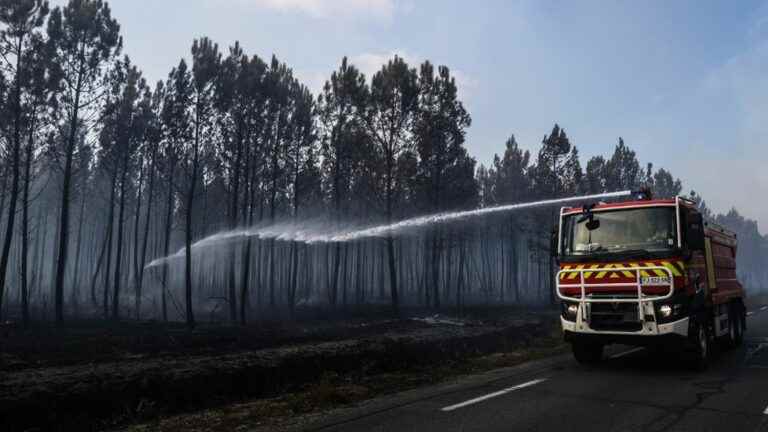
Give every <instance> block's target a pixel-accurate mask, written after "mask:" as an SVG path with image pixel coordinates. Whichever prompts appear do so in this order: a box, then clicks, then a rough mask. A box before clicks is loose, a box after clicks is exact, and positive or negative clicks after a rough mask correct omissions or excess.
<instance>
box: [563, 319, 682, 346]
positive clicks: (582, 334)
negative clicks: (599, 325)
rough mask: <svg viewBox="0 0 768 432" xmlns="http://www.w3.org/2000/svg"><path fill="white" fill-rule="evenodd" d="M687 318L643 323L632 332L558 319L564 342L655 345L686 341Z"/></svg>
mask: <svg viewBox="0 0 768 432" xmlns="http://www.w3.org/2000/svg"><path fill="white" fill-rule="evenodd" d="M689 322H690V319H689V317H685V318H681V319H679V320H677V321H672V322H669V323H663V324H659V323H656V322H653V321H645V322H644V323H643V325H642V328H641V329H640V330H638V331H633V332H622V331H611V330H595V329H592V328H590V326H589V323H588V322H586V321H583V320H578V321H577V322H574V321H568V320H566V319H565V318H563V317H560V323H561V324H562V326H563V334H564V336H565V340H566V341H572V340H573V339H576V338H578V339H580V340H584V339H589V340H593V341H595V342H598V341H599V342H601V343H604V344H611V343H621V344H627V345H640V346H642V345H657V344H664V343H667V342H671V343H674V342H679V341H680V340H681V339H687V337H688V327H689Z"/></svg>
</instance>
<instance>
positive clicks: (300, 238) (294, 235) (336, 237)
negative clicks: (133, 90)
mask: <svg viewBox="0 0 768 432" xmlns="http://www.w3.org/2000/svg"><path fill="white" fill-rule="evenodd" d="M633 194H635V192H632V191H629V190H626V191H619V192H606V193H599V194H592V195H582V196H575V197H566V198H555V199H548V200H541V201H534V202H527V203H519V204H507V205H500V206H494V207H485V208H481V209H476V210H466V211H455V212H446V213H437V214H432V215H426V216H418V217H414V218H410V219H405V220H402V221H400V222H395V223H392V224H384V225H377V226H373V227H370V228H363V229H356V230H349V229H347V230H345V231H339V230H336V231H333V230H328V229H322V228H313V227H311V226H308V224H307V223H301V224H300V223H278V224H273V225H268V226H265V227H252V228H242V229H237V230H233V231H225V232H221V233H217V234H213V235H210V236H208V237H205V238H203V239H202V240H199V241H197V242H195V243H194V244H192V249H193V250H196V249H200V248H205V247H210V246H214V245H218V244H222V243H229V242H232V241H235V240H241V239H248V238H256V239H261V240H263V239H270V240H279V241H296V242H300V243H307V244H314V243H329V242H330V243H338V242H349V241H354V240H360V239H365V238H376V237H386V236H390V235H396V234H400V233H402V232H404V231H407V230H410V229H415V228H419V227H423V226H431V225H434V224H442V223H447V222H455V221H460V220H464V219H468V218H473V217H476V216H484V215H489V214H495V213H504V212H511V211H517V210H525V209H532V208H537V207H549V206H553V205H561V204H568V203H574V202H583V201H594V200H597V199H606V198H619V197H624V196H629V195H633ZM184 256H185V251H184V248H182V249H180V250H179V251H178V252H176V253H175V254H172V255H169V256H167V257H162V258H157V259H155V260H153V261H152V262H150V263H149V264H147V266H146V268H150V267H155V266H158V265H161V264H163V263H165V262H166V261H169V260H172V259H175V258H183V257H184Z"/></svg>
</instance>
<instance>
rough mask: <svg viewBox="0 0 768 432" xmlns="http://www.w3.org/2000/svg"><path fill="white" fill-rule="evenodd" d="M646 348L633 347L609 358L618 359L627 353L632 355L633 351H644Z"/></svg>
mask: <svg viewBox="0 0 768 432" xmlns="http://www.w3.org/2000/svg"><path fill="white" fill-rule="evenodd" d="M644 349H645V348H643V347H637V348H632V349H631V350H627V351H624V352H620V353H618V354H614V355H612V356H610V357H609V358H612V359H617V358H619V357H624V356H625V355H630V354H632V353H636V352H638V351H642V350H644Z"/></svg>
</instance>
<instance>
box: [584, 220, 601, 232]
mask: <svg viewBox="0 0 768 432" xmlns="http://www.w3.org/2000/svg"><path fill="white" fill-rule="evenodd" d="M586 226H587V229H588V230H590V231H594V230H596V229H598V228H600V219H590V220H589V222H587V225H586Z"/></svg>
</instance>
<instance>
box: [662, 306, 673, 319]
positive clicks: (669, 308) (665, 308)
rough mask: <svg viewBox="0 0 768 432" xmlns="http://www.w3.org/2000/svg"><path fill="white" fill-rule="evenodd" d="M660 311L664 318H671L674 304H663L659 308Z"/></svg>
mask: <svg viewBox="0 0 768 432" xmlns="http://www.w3.org/2000/svg"><path fill="white" fill-rule="evenodd" d="M659 313H661V316H662V317H663V318H669V317H670V315H672V306H670V305H662V306H661V307H660V308H659Z"/></svg>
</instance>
